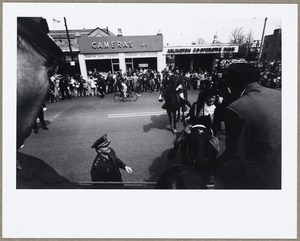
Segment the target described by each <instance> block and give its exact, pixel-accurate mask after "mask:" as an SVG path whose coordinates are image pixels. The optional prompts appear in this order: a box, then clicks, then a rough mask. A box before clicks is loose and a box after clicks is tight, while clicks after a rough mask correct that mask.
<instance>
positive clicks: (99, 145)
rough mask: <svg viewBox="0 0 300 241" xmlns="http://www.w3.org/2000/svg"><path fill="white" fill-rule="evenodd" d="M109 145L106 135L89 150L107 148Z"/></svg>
mask: <svg viewBox="0 0 300 241" xmlns="http://www.w3.org/2000/svg"><path fill="white" fill-rule="evenodd" d="M109 144H110V141H109V140H108V139H107V134H104V135H103V136H101V137H100V138H99V139H98V140H97V141H95V143H94V144H93V145H92V147H91V148H103V147H108V146H109Z"/></svg>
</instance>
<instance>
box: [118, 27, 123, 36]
mask: <svg viewBox="0 0 300 241" xmlns="http://www.w3.org/2000/svg"><path fill="white" fill-rule="evenodd" d="M117 36H123V34H122V29H121V28H118V34H117Z"/></svg>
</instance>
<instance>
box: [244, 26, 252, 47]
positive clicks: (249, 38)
mask: <svg viewBox="0 0 300 241" xmlns="http://www.w3.org/2000/svg"><path fill="white" fill-rule="evenodd" d="M253 41H254V38H253V32H252V30H251V29H250V31H249V32H248V33H247V35H246V37H245V42H246V43H247V44H249V45H251V44H252V43H253Z"/></svg>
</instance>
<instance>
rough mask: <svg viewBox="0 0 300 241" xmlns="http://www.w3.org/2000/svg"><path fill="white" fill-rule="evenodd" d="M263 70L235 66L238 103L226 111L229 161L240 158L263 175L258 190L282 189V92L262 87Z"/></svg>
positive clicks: (231, 78) (230, 75)
mask: <svg viewBox="0 0 300 241" xmlns="http://www.w3.org/2000/svg"><path fill="white" fill-rule="evenodd" d="M259 79H260V74H259V70H258V69H257V68H256V67H254V66H253V65H251V64H248V63H236V64H232V65H230V66H229V67H228V69H227V81H228V84H229V88H230V90H231V92H232V95H233V96H235V97H236V98H235V99H236V100H235V101H234V102H232V103H231V104H229V105H228V106H227V108H226V109H225V111H224V120H225V129H226V150H225V152H224V154H223V155H227V157H228V158H225V159H227V160H230V159H231V157H232V156H238V157H239V159H241V160H242V162H246V163H249V164H251V165H252V166H255V167H256V169H258V170H259V171H260V172H261V173H262V179H263V180H264V181H262V182H261V183H260V185H258V186H257V187H256V188H265V189H280V188H281V92H280V91H278V90H274V89H269V88H266V87H263V86H261V85H259V84H258V81H259Z"/></svg>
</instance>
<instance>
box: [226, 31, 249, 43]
mask: <svg viewBox="0 0 300 241" xmlns="http://www.w3.org/2000/svg"><path fill="white" fill-rule="evenodd" d="M229 42H230V43H233V44H243V43H244V42H245V35H244V32H243V28H242V27H239V28H238V27H236V28H235V29H233V30H232V31H231V33H230V35H229Z"/></svg>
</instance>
